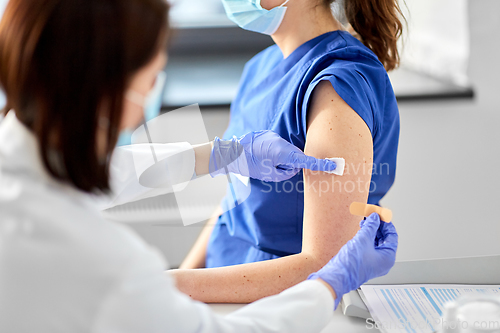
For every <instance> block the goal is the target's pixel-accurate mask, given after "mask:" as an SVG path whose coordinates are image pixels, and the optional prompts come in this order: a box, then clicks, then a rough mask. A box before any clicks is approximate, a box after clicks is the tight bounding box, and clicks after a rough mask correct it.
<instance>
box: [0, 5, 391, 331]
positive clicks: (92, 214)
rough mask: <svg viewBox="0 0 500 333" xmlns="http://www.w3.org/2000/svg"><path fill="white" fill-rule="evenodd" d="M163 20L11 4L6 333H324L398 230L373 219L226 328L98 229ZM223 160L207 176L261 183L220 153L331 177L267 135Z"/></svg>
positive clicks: (2, 277)
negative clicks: (115, 156)
mask: <svg viewBox="0 0 500 333" xmlns="http://www.w3.org/2000/svg"><path fill="white" fill-rule="evenodd" d="M167 13H168V5H167V4H166V2H164V1H162V0H72V1H63V0H10V2H9V4H8V6H7V9H6V12H5V15H4V17H3V19H2V21H1V23H0V82H1V84H2V88H3V89H4V90H5V92H6V95H7V108H6V111H7V110H8V111H7V112H6V115H5V117H4V118H3V120H1V121H0V332H12V333H14V332H40V333H49V332H50V333H57V332H61V333H68V332H103V333H109V332H148V333H154V332H162V333H165V332H175V333H181V332H217V333H222V332H290V333H293V332H319V331H320V330H321V329H322V328H323V327H324V326H325V325H326V324H327V323H328V321H329V320H330V318H331V316H332V312H333V309H334V307H336V306H337V305H338V302H339V300H340V298H341V297H342V295H344V294H345V293H347V292H349V291H350V290H353V289H356V288H357V287H358V286H359V285H361V284H362V283H364V282H366V281H367V280H369V279H371V278H374V277H377V276H381V275H383V274H386V273H387V272H388V271H389V269H390V268H391V267H392V265H393V264H394V261H395V255H396V249H397V243H398V236H397V233H396V230H395V228H394V226H393V225H392V223H381V222H380V219H379V217H378V215H376V214H373V215H371V216H369V217H368V218H367V219H366V220H363V221H361V229H360V231H359V232H358V233H357V234H356V236H355V237H354V238H353V239H352V240H351V241H349V243H348V244H347V245H346V246H345V247H343V248H342V250H341V251H340V252H339V253H338V255H337V256H335V258H333V259H332V260H331V261H329V262H328V264H327V265H325V266H324V267H323V268H321V269H320V270H318V272H315V273H314V274H312V275H311V276H310V277H309V281H306V282H303V283H301V284H299V285H297V286H296V287H294V288H291V289H290V290H287V291H285V292H283V293H282V294H280V295H277V296H273V297H269V298H267V299H263V300H261V301H260V302H256V303H255V304H252V305H249V306H248V307H245V308H243V309H241V310H240V311H237V312H235V313H233V314H230V315H228V316H226V317H222V316H218V315H215V314H213V313H212V312H211V311H210V309H209V307H208V306H207V305H205V304H202V303H199V302H196V301H193V300H192V299H190V298H189V297H188V296H187V295H185V294H183V293H181V292H180V291H178V290H177V289H176V288H175V281H174V280H173V279H172V278H171V277H170V276H168V275H166V274H165V273H164V270H165V268H166V263H165V261H164V259H163V258H162V256H161V255H160V254H159V253H158V252H157V251H155V250H154V249H152V248H150V247H148V246H147V245H146V244H145V243H144V242H143V241H141V239H140V238H139V237H138V236H137V235H136V234H134V233H133V232H132V231H130V230H129V229H128V228H126V227H124V226H121V225H118V224H115V223H111V222H108V221H105V220H103V219H102V217H101V215H100V212H99V211H98V210H97V209H96V207H95V206H94V204H93V200H91V199H90V194H91V193H92V194H94V195H95V194H96V193H99V192H106V190H107V189H108V187H109V175H108V165H109V163H110V156H111V154H112V153H113V151H114V149H115V145H116V143H117V141H118V137H119V136H120V134H119V133H127V131H126V130H127V129H130V128H134V127H135V126H137V125H138V124H139V122H140V121H141V120H143V118H144V116H145V113H144V109H145V108H144V106H142V105H139V104H142V103H138V102H137V100H135V99H134V98H130V96H129V95H130V94H129V92H133V94H132V95H134V94H136V95H142V96H147V95H148V91H149V90H150V89H151V87H152V86H153V83H154V81H155V77H156V75H157V74H158V73H159V72H160V71H161V69H162V68H163V67H164V65H165V61H166V54H165V51H164V49H165V45H166V43H165V41H166V38H167V36H168V28H167V26H168V25H167V23H168V20H167ZM146 115H147V113H146ZM125 135H127V134H125ZM216 141H217V140H216ZM217 146H218V143H217V142H215V143H214V149H212V150H211V151H210V155H211V156H210V158H209V165H204V166H203V168H205V169H208V170H209V171H210V170H211V169H212V170H218V168H217V167H213V164H216V165H217V166H224V167H225V166H226V165H227V168H228V169H231V170H230V171H232V172H238V171H242V173H243V174H246V175H247V176H251V177H255V176H256V177H259V175H260V172H259V168H260V166H257V165H255V164H252V163H248V164H246V168H245V167H242V166H245V164H244V165H241V164H240V162H239V160H238V157H237V158H235V159H234V158H233V157H234V156H233V155H232V154H231V153H230V154H227V152H225V151H224V149H222V148H223V147H226V148H229V150H233V149H235V150H236V151H241V152H242V154H247V153H248V152H250V154H249V155H248V156H249V157H252V158H253V159H254V160H255V161H256V162H258V161H260V159H261V158H263V157H265V158H269V159H270V160H271V161H273V163H274V164H275V165H276V167H277V168H276V169H278V168H280V167H281V168H284V169H286V170H288V171H289V172H290V173H291V174H293V173H294V172H296V171H295V170H294V169H293V165H295V162H297V161H300V162H301V163H302V162H303V161H306V163H307V160H310V161H313V164H314V165H316V166H317V165H320V166H321V167H320V168H326V169H328V168H330V170H331V168H332V165H331V164H330V166H329V167H328V164H327V163H325V162H324V161H323V162H321V161H320V160H316V159H314V158H312V159H311V158H307V157H305V156H304V155H303V154H301V153H300V152H299V151H297V150H296V149H294V148H293V147H292V146H291V145H289V144H287V143H285V142H283V141H282V139H280V138H279V137H278V136H277V135H275V134H273V133H271V132H257V133H250V134H248V135H247V136H244V137H243V138H241V139H240V140H232V141H230V142H225V143H220V145H219V146H218V147H219V148H217ZM269 147H276V148H275V149H274V148H272V149H271V150H268V149H269ZM217 149H218V151H216V150H217ZM243 151H244V152H243ZM282 153H285V154H282ZM240 155H241V154H240ZM227 156H230V159H229V160H228V159H227ZM198 162H199V160H198V161H197V163H198ZM290 162H291V164H290ZM233 163H235V165H236V166H235V167H230V166H229V165H231V164H233ZM193 167H194V168H197V167H198V166H197V165H196V166H193ZM288 176H289V175H287V176H285V178H286V177H288ZM273 177H274V176H273ZM276 177H278V178H276V179H279V177H282V174H281V173H279V175H277V176H276Z"/></svg>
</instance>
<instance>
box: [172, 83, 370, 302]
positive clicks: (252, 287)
mask: <svg viewBox="0 0 500 333" xmlns="http://www.w3.org/2000/svg"><path fill="white" fill-rule="evenodd" d="M305 152H306V154H308V155H312V156H314V157H318V158H325V157H344V158H345V159H346V163H347V168H346V172H345V174H344V176H342V177H338V176H332V175H330V174H325V173H320V172H310V171H306V172H304V182H305V184H304V187H305V189H306V190H305V193H304V204H305V207H304V231H303V233H304V235H303V245H302V252H301V253H299V254H296V255H291V256H287V257H283V258H279V259H274V260H268V261H263V262H256V263H250V264H244V265H236V266H229V267H221V268H215V269H201V270H190V271H189V270H177V271H172V272H171V273H172V274H173V275H174V276H175V278H176V279H177V286H178V288H179V289H180V290H181V291H183V292H185V293H187V294H188V295H190V296H191V297H192V298H194V299H197V300H201V301H204V302H234V303H242V302H252V301H255V300H257V299H260V298H262V297H265V296H269V295H273V294H277V293H279V292H281V291H283V290H284V289H286V288H289V287H291V286H293V285H295V284H297V283H299V282H301V281H303V280H305V279H306V278H307V276H308V275H309V274H310V273H312V272H314V271H316V270H318V269H319V268H321V267H322V266H323V265H324V264H326V263H327V262H328V260H330V259H331V258H332V257H333V256H334V255H335V254H336V253H337V252H338V251H339V250H340V248H341V247H342V246H343V245H344V244H345V243H347V241H348V240H349V239H351V238H352V237H353V236H354V235H355V233H356V231H357V230H358V229H359V226H358V223H359V217H355V216H352V215H351V214H350V213H349V205H350V204H351V203H352V202H353V201H359V202H366V201H367V198H368V188H367V187H368V185H369V184H370V180H371V166H372V161H373V143H372V137H371V133H370V130H369V129H368V127H367V126H366V124H365V123H364V121H363V120H362V119H361V118H360V117H359V116H358V114H357V113H356V112H355V111H354V110H352V109H351V108H350V107H349V106H348V105H347V104H346V103H345V102H344V101H343V100H342V99H341V98H340V97H339V96H338V95H337V93H336V92H335V90H334V89H333V87H332V85H331V84H330V83H329V82H322V83H320V84H319V85H318V87H317V88H316V89H315V92H314V96H313V100H312V102H311V106H310V109H309V118H308V133H307V143H306V148H305ZM353 187H354V188H353Z"/></svg>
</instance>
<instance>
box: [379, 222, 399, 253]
mask: <svg viewBox="0 0 500 333" xmlns="http://www.w3.org/2000/svg"><path fill="white" fill-rule="evenodd" d="M381 229H382V230H380V231H381V234H382V235H381V237H380V240H379V245H380V247H384V248H391V249H394V250H395V249H397V247H398V242H399V236H398V232H397V231H396V227H395V226H394V224H392V222H391V223H383V228H381Z"/></svg>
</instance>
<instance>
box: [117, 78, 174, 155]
mask: <svg viewBox="0 0 500 333" xmlns="http://www.w3.org/2000/svg"><path fill="white" fill-rule="evenodd" d="M166 78H167V74H166V73H165V72H163V71H161V72H160V73H158V76H157V77H156V81H155V84H154V86H153V89H151V90H150V91H149V93H148V94H147V95H146V96H144V95H143V94H141V93H138V92H137V91H135V90H128V91H127V92H126V94H125V98H126V99H127V100H129V101H130V102H132V103H134V104H135V105H138V106H140V107H142V108H143V110H144V120H145V121H146V122H148V121H150V120H151V119H154V118H156V117H157V116H158V115H159V114H160V110H161V105H162V101H163V91H164V88H165V80H166ZM132 133H133V131H132V130H130V129H124V130H122V131H121V132H120V135H119V136H118V142H117V144H116V145H117V146H125V145H129V144H131V141H132Z"/></svg>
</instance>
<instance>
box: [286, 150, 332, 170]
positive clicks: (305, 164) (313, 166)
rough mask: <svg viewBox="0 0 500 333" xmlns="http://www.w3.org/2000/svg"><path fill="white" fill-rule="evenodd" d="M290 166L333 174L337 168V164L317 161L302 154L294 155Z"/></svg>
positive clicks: (323, 160)
mask: <svg viewBox="0 0 500 333" xmlns="http://www.w3.org/2000/svg"><path fill="white" fill-rule="evenodd" d="M291 160H292V161H291V162H290V163H288V165H289V166H292V167H294V168H301V169H309V170H312V171H324V172H331V171H334V170H335V169H336V168H337V163H335V162H334V161H330V160H325V159H317V158H315V157H312V156H307V155H305V154H304V153H302V152H296V153H294V154H293V155H292V158H291Z"/></svg>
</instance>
